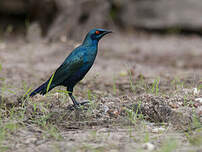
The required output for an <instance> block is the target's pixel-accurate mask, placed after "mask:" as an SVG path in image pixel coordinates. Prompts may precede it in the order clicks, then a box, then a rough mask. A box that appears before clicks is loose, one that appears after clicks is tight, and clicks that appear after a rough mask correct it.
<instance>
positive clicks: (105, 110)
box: [104, 105, 109, 113]
mask: <svg viewBox="0 0 202 152" xmlns="http://www.w3.org/2000/svg"><path fill="white" fill-rule="evenodd" d="M108 111H109V107H108V106H107V105H104V112H105V113H107V112H108Z"/></svg>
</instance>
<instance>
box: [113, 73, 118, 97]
mask: <svg viewBox="0 0 202 152" xmlns="http://www.w3.org/2000/svg"><path fill="white" fill-rule="evenodd" d="M113 93H114V95H116V94H117V88H116V77H115V76H114V79H113Z"/></svg>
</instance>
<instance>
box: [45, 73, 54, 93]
mask: <svg viewBox="0 0 202 152" xmlns="http://www.w3.org/2000/svg"><path fill="white" fill-rule="evenodd" d="M54 75H55V72H54V73H53V75H52V76H51V79H50V80H49V82H48V86H47V88H46V92H48V90H49V88H50V85H51V83H52V81H53V78H54Z"/></svg>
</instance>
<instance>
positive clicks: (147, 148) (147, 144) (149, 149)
mask: <svg viewBox="0 0 202 152" xmlns="http://www.w3.org/2000/svg"><path fill="white" fill-rule="evenodd" d="M143 148H144V149H145V150H148V151H153V150H154V149H155V146H154V144H152V143H150V142H148V143H145V144H143Z"/></svg>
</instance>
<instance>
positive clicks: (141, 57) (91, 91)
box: [0, 33, 202, 152]
mask: <svg viewBox="0 0 202 152" xmlns="http://www.w3.org/2000/svg"><path fill="white" fill-rule="evenodd" d="M76 45H78V44H77V43H76V42H74V41H71V40H67V41H66V42H64V40H63V41H60V42H51V43H49V42H47V41H46V40H36V41H33V42H27V41H25V40H23V39H18V40H4V39H2V40H1V41H0V65H1V67H2V70H1V68H0V88H1V90H0V95H1V99H0V103H1V111H0V116H1V120H0V126H1V128H0V149H1V151H19V152H21V151H33V152H34V151H57V152H58V151H81V152H84V151H85V152H86V151H96V152H97V151H98V152H100V151H110V152H116V151H129V152H130V151H166V152H170V151H198V152H199V151H202V147H201V144H202V125H201V123H202V91H200V89H202V51H201V49H202V38H201V37H198V36H187V37H185V36H179V35H167V36H165V35H155V34H145V33H134V34H120V33H114V34H112V35H109V36H108V37H106V38H104V39H103V40H101V42H100V44H99V52H98V56H97V59H96V61H95V64H94V66H93V68H92V69H91V70H90V72H89V73H88V74H87V75H86V77H85V79H84V80H82V81H81V82H80V83H79V84H78V85H77V86H76V88H75V95H76V97H77V98H78V99H79V100H84V99H88V100H90V102H91V104H89V105H86V106H84V107H81V109H72V108H71V104H72V103H71V101H70V99H69V98H68V95H67V94H66V93H65V91H64V90H65V89H64V88H62V87H61V88H60V87H58V88H57V89H54V90H53V91H51V92H50V93H49V94H47V95H46V96H37V97H35V98H33V99H26V100H22V99H20V97H21V96H23V95H24V94H25V93H26V92H27V91H28V90H29V89H34V88H35V87H37V86H38V85H40V84H41V83H42V82H43V81H45V80H47V79H48V77H49V76H50V74H51V73H52V72H54V70H55V69H56V68H57V67H58V66H59V65H60V64H61V63H62V62H63V60H64V59H65V58H66V56H67V55H68V54H69V53H70V51H71V50H72V49H73V48H74V47H75V46H76ZM61 90H63V91H61Z"/></svg>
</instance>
